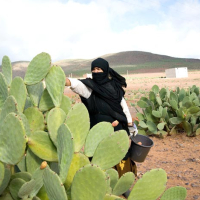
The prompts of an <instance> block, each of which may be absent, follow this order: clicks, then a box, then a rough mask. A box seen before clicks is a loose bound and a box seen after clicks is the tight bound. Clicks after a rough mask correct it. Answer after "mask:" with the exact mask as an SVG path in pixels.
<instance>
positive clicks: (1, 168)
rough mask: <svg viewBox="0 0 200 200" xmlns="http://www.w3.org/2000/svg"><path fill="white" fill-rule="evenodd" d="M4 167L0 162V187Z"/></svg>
mask: <svg viewBox="0 0 200 200" xmlns="http://www.w3.org/2000/svg"><path fill="white" fill-rule="evenodd" d="M4 173H5V167H4V164H3V163H2V162H0V187H1V184H2V182H3V179H4Z"/></svg>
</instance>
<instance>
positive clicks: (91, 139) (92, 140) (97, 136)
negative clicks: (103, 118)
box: [84, 122, 114, 157]
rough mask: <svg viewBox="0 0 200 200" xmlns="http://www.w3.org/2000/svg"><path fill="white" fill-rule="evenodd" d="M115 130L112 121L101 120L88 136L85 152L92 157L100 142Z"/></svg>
mask: <svg viewBox="0 0 200 200" xmlns="http://www.w3.org/2000/svg"><path fill="white" fill-rule="evenodd" d="M113 132H114V128H113V127H112V125H111V123H108V122H100V123H98V124H96V125H95V126H93V127H92V128H91V129H90V131H89V133H88V135H87V138H86V142H85V148H84V153H85V155H86V156H88V157H92V156H93V155H94V152H95V150H96V148H97V146H98V145H99V143H100V142H101V141H102V140H103V139H104V138H105V137H107V136H109V135H110V134H111V133H113Z"/></svg>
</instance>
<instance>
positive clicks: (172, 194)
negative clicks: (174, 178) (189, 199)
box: [160, 186, 187, 200]
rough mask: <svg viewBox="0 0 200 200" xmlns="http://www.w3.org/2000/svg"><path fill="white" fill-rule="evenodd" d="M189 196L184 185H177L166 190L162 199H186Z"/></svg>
mask: <svg viewBox="0 0 200 200" xmlns="http://www.w3.org/2000/svg"><path fill="white" fill-rule="evenodd" d="M186 196H187V190H186V188H184V187H181V186H176V187H171V188H169V189H168V190H166V191H165V192H164V194H163V195H162V197H161V198H160V200H175V199H176V200H185V198H186Z"/></svg>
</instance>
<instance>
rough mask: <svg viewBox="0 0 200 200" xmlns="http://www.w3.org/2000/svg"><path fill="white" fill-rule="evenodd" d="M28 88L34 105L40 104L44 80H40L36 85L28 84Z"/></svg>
mask: <svg viewBox="0 0 200 200" xmlns="http://www.w3.org/2000/svg"><path fill="white" fill-rule="evenodd" d="M26 88H27V91H28V94H29V96H30V99H31V102H32V104H33V106H38V105H39V101H40V98H41V96H42V94H43V91H44V85H43V82H39V83H36V84H34V85H27V86H26Z"/></svg>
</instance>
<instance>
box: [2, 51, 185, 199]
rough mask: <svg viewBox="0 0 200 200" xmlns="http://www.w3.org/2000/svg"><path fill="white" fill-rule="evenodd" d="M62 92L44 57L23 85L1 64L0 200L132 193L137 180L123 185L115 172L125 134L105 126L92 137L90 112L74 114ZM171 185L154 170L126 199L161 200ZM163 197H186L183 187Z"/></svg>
mask: <svg viewBox="0 0 200 200" xmlns="http://www.w3.org/2000/svg"><path fill="white" fill-rule="evenodd" d="M44 83H45V84H44ZM44 85H45V86H44ZM64 87H65V74H64V72H63V70H62V68H61V67H59V66H51V57H50V55H49V54H47V53H40V54H38V55H37V56H35V57H34V58H33V59H32V61H31V62H30V64H29V66H28V69H27V72H26V74H25V77H24V79H22V78H20V77H16V78H14V79H12V66H11V62H10V60H9V58H8V57H7V56H4V57H3V61H2V73H0V199H2V200H13V199H14V200H18V199H23V200H28V199H30V200H31V199H32V200H40V199H41V200H48V199H50V200H58V199H62V200H68V199H71V200H88V199H92V200H114V199H122V198H120V195H122V194H123V193H124V192H126V191H127V190H128V189H129V188H130V187H131V186H132V185H133V183H134V180H135V175H134V174H133V173H132V172H128V173H125V174H124V175H123V176H121V177H119V175H118V172H117V171H116V170H115V169H113V168H112V167H113V166H115V165H116V164H117V163H119V162H120V160H121V159H122V158H123V157H124V156H125V155H126V153H127V151H128V148H129V138H128V136H127V133H126V131H124V130H120V131H116V132H114V129H113V127H112V125H111V123H108V122H101V123H99V124H97V125H96V126H94V127H93V128H91V129H90V121H89V114H88V111H87V109H86V107H85V106H84V105H83V104H82V103H78V104H75V105H73V106H72V103H71V100H70V99H69V98H68V97H66V96H64V94H63V93H64ZM83 147H84V148H83ZM166 181H167V176H166V173H165V171H164V170H162V169H154V170H151V171H150V172H147V173H146V174H145V175H144V176H143V178H142V179H140V180H139V181H138V182H137V183H135V184H134V187H133V190H132V191H131V193H130V196H129V198H128V199H129V200H132V199H146V200H148V199H149V200H151V199H152V200H153V199H156V198H158V197H159V196H160V195H161V194H162V193H163V192H164V190H165V185H166ZM148 185H150V186H151V187H150V188H149V189H147V188H148V187H147V186H148ZM141 191H142V192H141ZM149 193H151V195H150V196H149ZM165 193H166V194H165ZM165 193H164V195H165V196H164V197H163V199H166V198H168V196H170V195H171V196H172V197H173V196H175V195H178V196H180V195H182V196H181V197H182V199H185V197H186V190H185V188H182V187H180V188H173V189H172V190H171V191H168V190H166V192H165ZM135 197H137V198H135Z"/></svg>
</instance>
